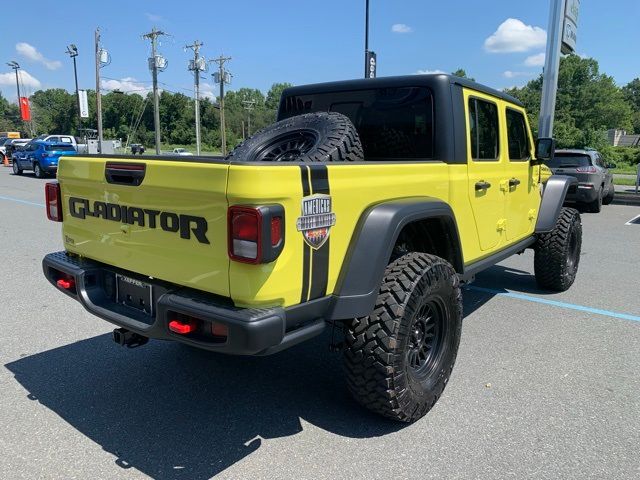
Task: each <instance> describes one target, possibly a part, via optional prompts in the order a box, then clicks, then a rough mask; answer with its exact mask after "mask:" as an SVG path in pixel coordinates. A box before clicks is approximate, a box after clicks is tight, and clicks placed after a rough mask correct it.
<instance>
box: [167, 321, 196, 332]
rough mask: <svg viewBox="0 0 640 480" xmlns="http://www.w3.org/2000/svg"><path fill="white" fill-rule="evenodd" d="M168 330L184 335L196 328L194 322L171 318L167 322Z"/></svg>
mask: <svg viewBox="0 0 640 480" xmlns="http://www.w3.org/2000/svg"><path fill="white" fill-rule="evenodd" d="M169 330H171V331H172V332H175V333H177V334H179V335H186V334H188V333H191V332H194V331H195V330H196V324H195V322H181V321H180V320H171V321H170V322H169Z"/></svg>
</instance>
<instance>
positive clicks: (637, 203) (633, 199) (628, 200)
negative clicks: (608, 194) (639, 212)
mask: <svg viewBox="0 0 640 480" xmlns="http://www.w3.org/2000/svg"><path fill="white" fill-rule="evenodd" d="M611 203H612V204H614V205H630V206H633V207H640V194H638V195H636V194H635V193H619V192H617V193H616V195H615V196H614V197H613V201H612V202H611Z"/></svg>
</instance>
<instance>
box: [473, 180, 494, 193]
mask: <svg viewBox="0 0 640 480" xmlns="http://www.w3.org/2000/svg"><path fill="white" fill-rule="evenodd" d="M487 188H491V184H490V183H489V182H485V181H484V180H480V181H479V182H476V192H477V191H479V190H486V189H487Z"/></svg>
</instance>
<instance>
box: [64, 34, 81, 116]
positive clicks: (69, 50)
mask: <svg viewBox="0 0 640 480" xmlns="http://www.w3.org/2000/svg"><path fill="white" fill-rule="evenodd" d="M65 53H67V54H68V55H69V56H70V57H71V58H72V59H73V76H74V78H75V80H76V106H77V107H78V118H79V119H80V122H81V123H82V117H81V116H80V95H79V93H78V67H77V65H76V57H77V56H78V47H76V46H75V45H74V44H73V43H72V44H71V45H69V46H68V47H67V51H66V52H65Z"/></svg>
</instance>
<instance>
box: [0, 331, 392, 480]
mask: <svg viewBox="0 0 640 480" xmlns="http://www.w3.org/2000/svg"><path fill="white" fill-rule="evenodd" d="M329 337H330V332H327V334H326V335H321V336H320V337H317V338H316V339H314V340H312V341H310V342H307V343H306V344H303V345H300V346H297V347H294V348H292V349H290V350H287V351H285V352H282V353H280V354H278V355H274V356H271V357H264V358H250V357H249V358H247V357H230V356H223V355H219V354H211V353H209V352H204V351H199V350H195V349H190V348H188V347H184V346H182V345H179V344H173V343H165V342H160V341H151V342H150V343H149V344H148V345H147V346H146V347H145V348H139V349H134V350H126V349H122V347H119V346H117V345H115V344H114V343H113V342H112V340H111V339H110V335H100V336H97V337H93V338H90V339H87V340H82V341H79V342H76V343H73V344H70V345H66V346H63V347H59V348H56V349H53V350H49V351H46V352H42V353H38V354H35V355H31V356H28V357H24V358H21V359H19V360H17V361H14V362H11V363H9V364H7V365H5V366H6V368H7V369H9V370H10V371H11V372H12V373H13V374H14V376H15V379H16V380H17V381H18V382H19V383H20V384H21V385H22V386H23V387H24V388H25V389H26V390H27V391H28V392H29V393H28V398H29V399H31V400H33V401H38V402H40V403H41V404H42V405H44V406H45V407H47V408H49V409H50V410H52V411H53V412H55V413H56V414H57V415H59V416H60V417H61V418H62V419H63V420H65V421H66V422H68V423H69V424H70V425H71V426H73V427H74V428H75V429H77V430H78V431H80V432H81V433H82V434H84V435H86V436H87V437H88V438H90V439H91V440H92V441H94V442H96V443H98V444H99V445H101V446H102V448H103V449H104V450H105V451H107V452H109V453H111V454H113V455H114V456H115V457H116V460H115V462H116V464H117V465H119V466H120V467H121V468H123V469H127V468H135V469H137V470H139V471H141V472H143V473H145V474H147V475H149V476H150V477H152V478H156V479H182V478H184V479H208V478H211V477H212V476H214V475H216V474H217V473H219V472H221V471H223V470H225V469H226V468H228V467H229V466H231V465H233V464H234V463H236V462H238V461H240V460H242V459H243V458H244V457H246V456H248V455H250V454H251V453H252V452H254V451H256V450H257V449H258V448H260V445H261V443H262V441H263V439H272V438H278V437H284V436H290V435H295V434H298V433H301V432H302V430H303V424H302V423H301V419H303V420H304V421H305V422H308V423H311V424H313V425H315V426H317V427H319V428H322V429H324V430H327V431H330V432H332V433H335V434H338V435H342V436H346V437H352V438H369V437H376V436H381V435H385V434H388V433H391V432H395V431H397V430H399V429H401V428H402V427H403V425H402V424H398V423H394V422H391V421H388V420H385V419H383V418H381V417H378V416H376V415H374V414H371V413H369V412H368V411H366V410H364V409H362V408H360V407H359V406H358V405H357V404H356V403H355V402H354V401H353V400H352V399H351V397H350V396H349V393H348V391H347V389H346V387H345V384H344V381H343V374H342V369H341V364H340V361H341V358H340V355H336V354H331V353H330V352H329V351H328V348H327V345H328V341H329V340H330V338H329Z"/></svg>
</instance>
